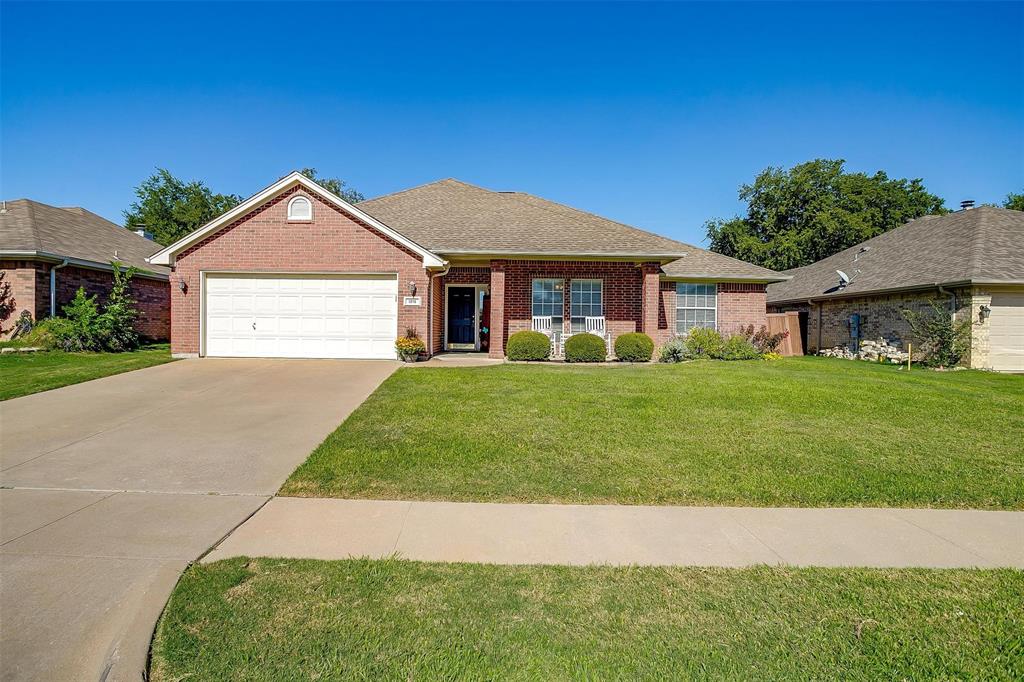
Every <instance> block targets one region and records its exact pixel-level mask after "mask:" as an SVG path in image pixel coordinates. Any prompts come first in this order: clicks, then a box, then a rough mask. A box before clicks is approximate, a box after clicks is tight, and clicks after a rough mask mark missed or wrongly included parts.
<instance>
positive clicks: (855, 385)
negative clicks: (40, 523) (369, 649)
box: [281, 358, 1024, 509]
mask: <svg viewBox="0 0 1024 682" xmlns="http://www.w3.org/2000/svg"><path fill="white" fill-rule="evenodd" d="M281 493H282V494H284V495H301V496H333V497H354V498H385V499H446V500H477V501H508V502H513V501H515V502H570V503H573V502H579V503H599V502H609V503H622V504H683V505H694V504H711V505H761V506H775V505H780V506H875V505H877V506H913V507H976V508H993V509H999V508H1001V509H1022V508H1024V377H1019V376H1006V375H998V374H992V373H983V372H972V371H963V372H945V373H939V372H931V371H926V370H917V369H915V370H914V371H911V372H909V373H908V372H907V371H906V370H898V369H897V368H896V367H894V366H890V365H875V364H869V363H864V362H851V361H844V360H831V359H826V358H792V359H787V360H781V361H777V362H763V361H748V362H731V363H730V362H707V361H705V362H694V363H687V364H683V365H658V366H622V367H576V366H543V365H502V366H498V367H481V368H406V369H402V370H399V371H398V372H396V373H395V374H394V375H393V376H392V377H391V378H390V379H388V380H387V381H386V382H385V383H384V384H383V385H382V386H381V387H380V388H379V389H378V390H377V391H376V393H374V394H373V395H372V396H371V397H370V398H369V399H368V400H367V401H366V402H365V403H364V404H363V405H362V406H361V407H360V408H359V409H358V410H356V411H355V412H354V413H353V414H352V416H351V417H350V418H349V419H348V420H347V421H346V422H345V423H344V424H342V425H341V426H340V427H339V428H338V429H337V430H336V431H335V432H334V433H333V434H331V436H329V437H328V438H327V440H326V441H325V442H324V443H323V444H322V445H321V446H320V447H318V448H317V449H316V450H315V451H314V452H313V454H312V455H311V456H310V457H309V459H308V460H307V461H306V463H305V464H303V465H302V466H300V467H299V468H298V469H297V470H296V471H295V473H293V474H292V476H291V478H290V479H289V480H288V481H287V482H286V483H285V485H284V487H283V488H282V490H281Z"/></svg>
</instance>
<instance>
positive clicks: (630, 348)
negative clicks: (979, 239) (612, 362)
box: [615, 332, 654, 362]
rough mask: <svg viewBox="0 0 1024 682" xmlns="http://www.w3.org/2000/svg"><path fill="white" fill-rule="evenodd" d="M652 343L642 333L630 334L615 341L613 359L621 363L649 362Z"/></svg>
mask: <svg viewBox="0 0 1024 682" xmlns="http://www.w3.org/2000/svg"><path fill="white" fill-rule="evenodd" d="M652 355H654V341H652V340H651V337H649V336H647V334H644V333H642V332H630V333H628V334H623V335H622V336H620V337H619V338H617V339H615V357H617V358H618V359H619V360H622V361H623V362H650V361H651V356H652Z"/></svg>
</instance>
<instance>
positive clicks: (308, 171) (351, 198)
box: [299, 168, 366, 204]
mask: <svg viewBox="0 0 1024 682" xmlns="http://www.w3.org/2000/svg"><path fill="white" fill-rule="evenodd" d="M299 172H300V173H302V174H303V175H305V176H306V177H307V178H309V179H310V180H312V181H313V182H315V183H316V184H318V185H320V186H321V187H323V188H324V189H327V190H330V191H331V192H333V193H334V194H337V195H338V196H339V197H341V198H342V199H344V200H345V201H347V202H348V203H350V204H356V203H359V202H360V201H362V200H363V199H365V198H366V197H364V196H363V195H362V194H360V193H359V192H357V191H356V190H354V189H352V188H350V187H346V186H345V181H344V180H341V179H339V178H320V177H317V174H316V168H303V169H302V170H300V171H299Z"/></svg>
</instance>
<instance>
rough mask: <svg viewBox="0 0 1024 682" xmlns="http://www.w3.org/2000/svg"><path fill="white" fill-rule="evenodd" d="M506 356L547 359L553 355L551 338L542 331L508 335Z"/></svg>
mask: <svg viewBox="0 0 1024 682" xmlns="http://www.w3.org/2000/svg"><path fill="white" fill-rule="evenodd" d="M505 356H506V357H508V359H509V360H547V359H548V358H549V357H551V339H549V338H548V337H547V335H546V334H542V333H540V332H531V331H525V332H516V333H515V334H513V335H512V336H510V337H508V343H507V344H506V345H505Z"/></svg>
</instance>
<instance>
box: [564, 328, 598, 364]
mask: <svg viewBox="0 0 1024 682" xmlns="http://www.w3.org/2000/svg"><path fill="white" fill-rule="evenodd" d="M607 358H608V348H607V347H606V346H605V345H604V339H602V338H601V337H600V336H597V335H596V334H585V333H584V334H573V335H572V336H570V337H569V339H568V340H567V341H566V342H565V361H566V362H604V361H605V360H606V359H607Z"/></svg>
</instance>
